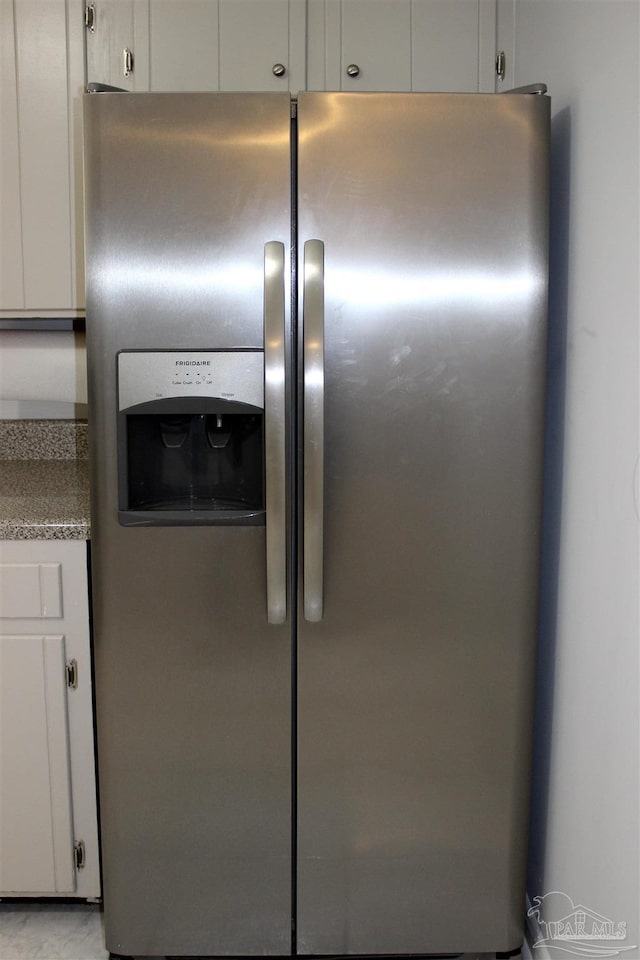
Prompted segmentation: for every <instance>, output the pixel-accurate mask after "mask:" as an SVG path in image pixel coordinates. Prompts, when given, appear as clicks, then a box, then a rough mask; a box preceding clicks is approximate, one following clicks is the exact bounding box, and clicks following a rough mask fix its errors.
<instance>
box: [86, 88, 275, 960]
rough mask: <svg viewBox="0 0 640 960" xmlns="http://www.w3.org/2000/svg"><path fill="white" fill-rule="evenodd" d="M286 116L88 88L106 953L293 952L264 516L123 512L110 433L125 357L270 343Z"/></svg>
mask: <svg viewBox="0 0 640 960" xmlns="http://www.w3.org/2000/svg"><path fill="white" fill-rule="evenodd" d="M289 113H290V108H289V97H288V95H286V94H284V95H269V96H264V95H247V96H241V97H239V96H236V95H234V94H195V95H194V94H191V95H176V94H140V95H135V94H120V93H118V94H93V95H91V96H90V97H87V98H86V103H85V137H86V161H85V169H86V210H87V230H86V238H87V261H88V295H87V343H88V355H89V374H90V379H89V383H90V413H91V430H90V433H91V437H92V443H91V460H92V504H93V506H92V572H93V597H94V632H95V664H96V706H97V725H98V755H99V772H100V794H101V825H102V851H103V858H102V866H103V875H104V900H105V923H106V939H107V947H108V949H109V950H111V951H112V952H114V953H120V954H125V955H135V956H139V955H141V956H154V955H155V956H157V955H162V956H164V955H165V954H169V955H213V954H217V955H238V954H286V953H288V952H289V950H290V947H291V919H290V918H291V890H290V887H291V878H290V874H291V863H290V858H291V846H290V840H291V826H290V820H291V799H290V797H291V782H290V778H291V774H290V754H291V739H290V738H291V719H290V711H291V696H290V660H291V648H290V628H289V626H288V625H283V626H272V625H268V624H267V617H266V604H265V593H266V578H265V538H264V528H263V527H209V526H208V527H190V528H185V527H151V528H135V527H122V526H120V525H119V524H118V521H117V498H116V473H117V465H116V432H115V428H116V415H117V410H116V355H117V353H118V352H119V351H122V350H125V351H127V350H139V349H150V350H154V349H155V350H165V351H172V350H182V351H199V350H228V349H237V348H242V347H255V348H259V349H262V348H263V269H264V263H263V257H264V244H265V242H267V241H277V242H280V243H283V244H284V245H285V250H286V257H287V258H288V257H289V248H290V247H289V241H290V188H289V180H290V177H289V129H290V119H289ZM285 303H286V304H287V305H288V303H289V297H288V296H287V297H286V298H285ZM289 322H290V320H289V313H288V306H287V317H286V323H287V331H289ZM287 335H288V336H289V333H288V334H287Z"/></svg>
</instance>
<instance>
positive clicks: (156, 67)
mask: <svg viewBox="0 0 640 960" xmlns="http://www.w3.org/2000/svg"><path fill="white" fill-rule="evenodd" d="M305 23H306V6H305V0H150V5H149V86H150V89H151V90H184V91H186V90H240V91H252V90H256V91H269V90H271V91H276V92H281V91H286V90H292V91H297V90H299V89H304V84H305Z"/></svg>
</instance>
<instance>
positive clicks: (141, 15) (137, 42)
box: [85, 0, 186, 90]
mask: <svg viewBox="0 0 640 960" xmlns="http://www.w3.org/2000/svg"><path fill="white" fill-rule="evenodd" d="M173 5H174V4H172V3H171V4H169V6H173ZM182 6H186V4H180V7H182ZM85 9H86V43H87V80H88V81H89V82H90V83H91V82H95V83H106V84H108V85H109V86H112V87H119V88H120V89H122V90H147V89H148V87H149V4H148V0H89V2H87V3H86V4H85Z"/></svg>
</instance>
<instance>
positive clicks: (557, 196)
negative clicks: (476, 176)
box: [514, 0, 640, 957]
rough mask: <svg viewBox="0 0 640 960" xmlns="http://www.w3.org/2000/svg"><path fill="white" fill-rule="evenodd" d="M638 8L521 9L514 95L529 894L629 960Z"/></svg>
mask: <svg viewBox="0 0 640 960" xmlns="http://www.w3.org/2000/svg"><path fill="white" fill-rule="evenodd" d="M638 13H639V4H638V2H636V0H516V5H515V65H514V66H515V82H516V84H517V85H521V84H525V83H531V82H534V81H539V80H543V81H545V82H546V83H547V84H548V86H549V92H550V94H551V97H552V113H553V121H552V182H553V187H552V275H551V314H550V320H551V336H550V389H549V427H550V429H549V444H548V461H547V471H548V476H547V479H548V483H547V493H546V507H547V520H546V528H545V551H544V567H543V571H544V572H543V598H542V599H543V603H542V630H541V641H540V670H541V676H540V681H541V683H540V697H539V717H538V724H537V739H536V748H535V755H536V763H535V772H534V793H533V822H532V833H531V857H530V874H529V883H528V892H529V896H530V897H533V896H535V895H541V894H544V893H546V892H550V891H553V890H559V891H563V892H564V893H566V894H568V895H569V896H570V897H571V898H572V899H573V901H574V902H575V903H576V904H578V903H582V904H584V905H585V906H587V907H589V908H591V909H592V910H594V911H596V912H597V913H599V914H603V915H604V916H606V917H608V918H610V919H613V920H615V921H626V923H627V925H628V929H629V935H628V938H627V941H626V943H625V944H620V946H627V947H628V946H630V945H631V944H635V945H637V946H636V947H635V949H632V950H628V952H626V953H625V954H623V956H626V957H640V930H639V928H638V904H639V899H640V897H639V890H638V822H639V817H640V812H639V802H638V757H639V750H638V747H639V745H638V733H639V718H638V692H639V684H638V681H639V673H638V647H639V640H638V519H639V517H638V499H639V498H638V472H637V471H638V429H639V425H638V343H639V341H638V325H639V315H640V309H639V298H638V269H639V262H640V261H639V255H640V254H639V245H638V225H639V220H640V205H639V204H640V201H639V191H638V180H639V170H640V158H639V154H638V118H639V115H640V103H639V75H638V58H639V48H640V43H639V42H640V32H639V25H638ZM556 585H557V586H556ZM534 953H535V951H534ZM557 955H558V956H559V955H560V954H557ZM563 955H566V954H563Z"/></svg>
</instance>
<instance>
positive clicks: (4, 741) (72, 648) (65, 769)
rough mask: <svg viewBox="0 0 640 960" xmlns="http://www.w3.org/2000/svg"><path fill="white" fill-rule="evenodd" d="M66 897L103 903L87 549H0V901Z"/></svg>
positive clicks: (67, 545) (19, 545)
mask: <svg viewBox="0 0 640 960" xmlns="http://www.w3.org/2000/svg"><path fill="white" fill-rule="evenodd" d="M68 666H69V667H73V674H74V676H75V683H72V684H71V686H70V685H69V683H68V680H69V679H71V678H70V677H68V675H67V667H68ZM76 844H78V845H80V847H81V848H82V850H83V851H84V865H83V866H82V867H78V868H77V869H76V865H75V859H74V845H76ZM69 895H73V896H74V897H86V898H91V899H93V898H95V897H99V896H100V869H99V855H98V826H97V804H96V783H95V757H94V741H93V704H92V682H91V650H90V642H89V606H88V584H87V547H86V543H85V542H84V541H57V540H50V541H46V542H45V541H29V540H21V541H0V897H2V896H54V897H55V896H69Z"/></svg>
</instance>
